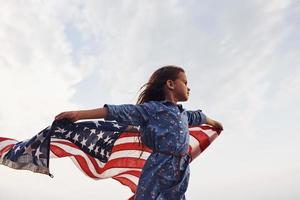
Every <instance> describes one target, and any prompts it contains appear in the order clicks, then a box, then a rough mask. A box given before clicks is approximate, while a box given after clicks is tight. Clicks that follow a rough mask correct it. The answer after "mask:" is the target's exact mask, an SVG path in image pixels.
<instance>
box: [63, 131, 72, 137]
mask: <svg viewBox="0 0 300 200" xmlns="http://www.w3.org/2000/svg"><path fill="white" fill-rule="evenodd" d="M72 133H73V131H69V133H68V134H67V135H66V136H65V137H66V138H71V134H72Z"/></svg>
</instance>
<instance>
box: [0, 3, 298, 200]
mask: <svg viewBox="0 0 300 200" xmlns="http://www.w3.org/2000/svg"><path fill="white" fill-rule="evenodd" d="M0 4H1V6H0V45H1V47H0V91H1V93H0V95H1V98H0V99H1V100H0V102H1V103H0V135H1V136H6V137H11V138H15V139H18V140H24V139H27V138H30V137H32V136H33V135H35V134H37V133H38V132H39V131H40V130H42V129H43V128H45V127H46V126H48V125H49V124H51V122H52V120H53V118H54V116H55V115H56V114H58V113H60V112H62V111H66V110H77V109H92V108H98V107H102V106H103V104H104V103H113V104H121V103H135V101H136V99H137V95H138V89H139V88H140V86H141V85H142V84H143V83H145V82H146V81H147V79H148V78H149V76H150V75H151V73H152V72H153V71H154V70H156V69H157V68H158V67H161V66H163V65H167V64H174V65H179V66H182V67H183V68H184V69H185V70H186V73H187V76H188V82H189V86H190V88H191V96H190V100H189V101H188V102H185V103H183V105H184V106H185V107H186V108H188V109H192V110H193V109H199V108H200V109H202V110H203V111H204V112H205V113H206V114H207V115H208V116H210V117H211V118H215V119H217V120H219V121H221V122H222V123H223V125H224V128H225V131H224V132H223V133H222V135H221V136H220V137H219V138H218V139H217V140H216V141H215V142H214V143H213V144H212V145H211V146H210V147H209V148H208V149H207V150H206V151H205V152H204V153H203V154H202V155H201V156H200V157H198V158H197V159H196V160H194V161H193V163H192V164H191V178H190V184H189V188H188V191H187V194H186V195H187V199H190V200H198V199H206V200H220V199H224V200H229V199H230V200H240V199H243V200H266V199H267V200H283V199H289V200H296V199H300V192H299V190H298V189H299V185H300V157H299V152H300V147H299V143H300V136H299V134H300V133H299V131H300V123H299V122H298V120H299V118H300V109H299V102H300V92H299V91H300V56H299V55H300V24H299V20H300V14H299V13H300V2H299V1H298V0H269V1H261V0H244V1H237V0H227V1H216V0H203V1H196V0H194V1H193V0H188V1H180V0H177V1H175V0H173V1H171V0H166V1H159V0H154V1H146V0H145V1H133V0H132V1H130V0H128V1H98V0H94V1H92V0H89V1H79V0H72V1H71V0H69V1H67V0H64V1H61V0H57V1H54V0H53V1H45V0H36V1H21V0H19V1H16V0H10V1H5V0H0ZM50 162H51V163H50V171H51V173H52V174H54V179H51V178H49V177H48V176H45V175H40V174H34V173H32V172H27V171H18V170H13V169H10V168H7V167H5V166H0V199H6V200H21V199H22V200H23V199H32V200H35V199H41V198H42V199H45V200H50V199H72V200H81V199H83V198H85V199H92V198H93V199H100V198H102V197H103V199H126V198H128V197H129V196H130V195H131V192H130V190H129V189H128V188H126V187H124V186H122V185H121V184H119V183H118V182H116V181H114V180H100V181H94V180H91V179H89V178H88V177H86V176H85V175H83V174H82V173H81V172H80V171H79V170H78V169H77V168H76V167H75V165H74V164H73V163H72V161H71V160H69V159H67V158H65V159H54V160H51V161H50Z"/></svg>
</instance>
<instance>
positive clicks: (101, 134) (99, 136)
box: [97, 131, 104, 140]
mask: <svg viewBox="0 0 300 200" xmlns="http://www.w3.org/2000/svg"><path fill="white" fill-rule="evenodd" d="M103 135H104V132H103V131H100V133H99V134H98V135H97V137H98V140H100V139H101V138H103Z"/></svg>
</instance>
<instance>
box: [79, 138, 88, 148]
mask: <svg viewBox="0 0 300 200" xmlns="http://www.w3.org/2000/svg"><path fill="white" fill-rule="evenodd" d="M86 141H87V139H86V138H83V140H82V141H81V142H80V144H82V147H83V146H86Z"/></svg>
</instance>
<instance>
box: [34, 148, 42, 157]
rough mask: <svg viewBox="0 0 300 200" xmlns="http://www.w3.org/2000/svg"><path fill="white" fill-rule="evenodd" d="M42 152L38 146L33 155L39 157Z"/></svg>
mask: <svg viewBox="0 0 300 200" xmlns="http://www.w3.org/2000/svg"><path fill="white" fill-rule="evenodd" d="M42 154H43V153H42V152H41V151H40V148H38V149H37V150H36V152H35V156H36V157H37V158H38V159H40V155H42Z"/></svg>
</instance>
